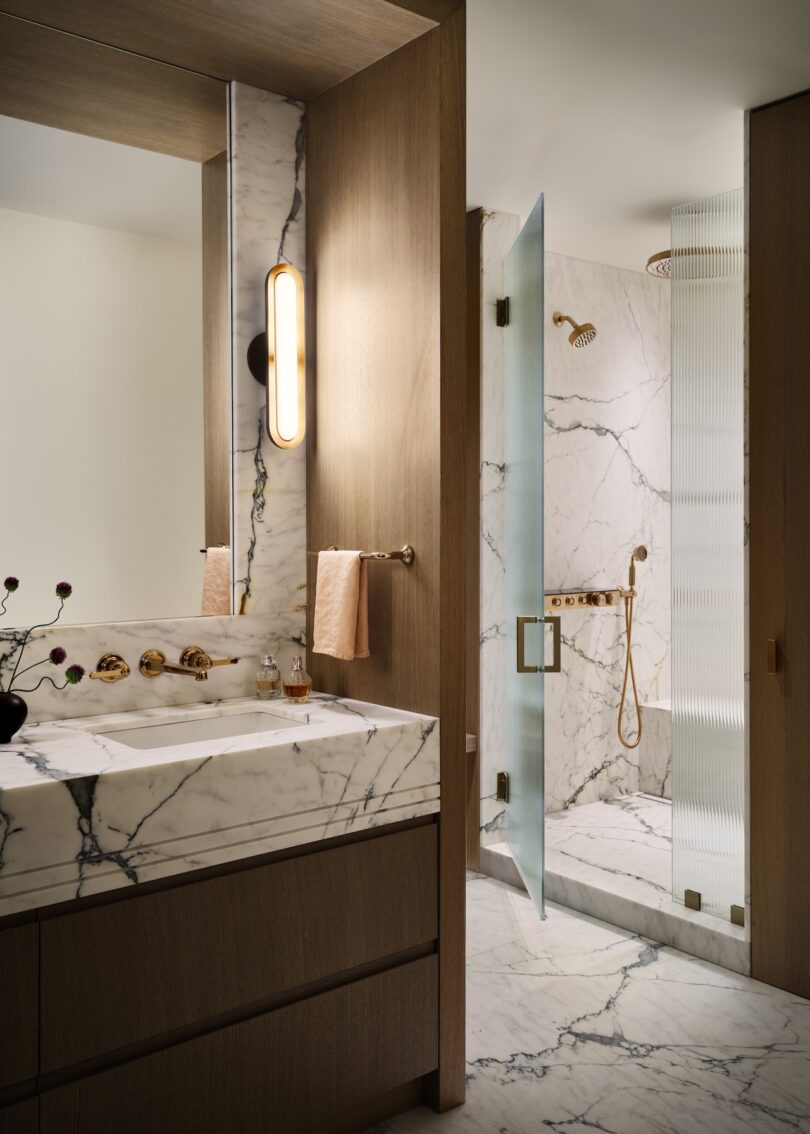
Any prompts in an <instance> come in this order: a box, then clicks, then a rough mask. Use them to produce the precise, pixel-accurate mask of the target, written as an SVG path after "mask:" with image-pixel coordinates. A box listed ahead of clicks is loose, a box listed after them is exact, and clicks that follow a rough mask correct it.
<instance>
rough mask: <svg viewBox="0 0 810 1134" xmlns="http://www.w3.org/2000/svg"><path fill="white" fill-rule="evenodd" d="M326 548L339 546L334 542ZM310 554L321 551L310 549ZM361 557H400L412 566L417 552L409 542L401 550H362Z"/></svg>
mask: <svg viewBox="0 0 810 1134" xmlns="http://www.w3.org/2000/svg"><path fill="white" fill-rule="evenodd" d="M326 550H327V551H337V548H336V547H335V545H334V544H332V546H331V547H327V549H326ZM309 554H310V555H318V554H319V553H318V552H317V551H310V552H309ZM360 558H361V559H398V560H399V561H400V563H404V564H405V566H406V567H410V566H411V564H412V563H413V561H414V559H416V552H415V551H414V549H413V548H412V547H411V545H410V544H409V543H406V544H405V546H404V547H402V548H400V550H399V551H361V552H360Z"/></svg>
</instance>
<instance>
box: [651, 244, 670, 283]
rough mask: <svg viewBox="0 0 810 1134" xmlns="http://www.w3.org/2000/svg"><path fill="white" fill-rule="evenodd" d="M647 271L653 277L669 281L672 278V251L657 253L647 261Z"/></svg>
mask: <svg viewBox="0 0 810 1134" xmlns="http://www.w3.org/2000/svg"><path fill="white" fill-rule="evenodd" d="M647 271H648V272H649V274H650V275H651V276H659V277H660V278H661V279H666V280H668V279H669V278H670V277H671V276H672V252H671V250H670V249H669V248H668V249H667V250H666V252H656V253H655V255H654V256H650V258H649V260H648V261H647Z"/></svg>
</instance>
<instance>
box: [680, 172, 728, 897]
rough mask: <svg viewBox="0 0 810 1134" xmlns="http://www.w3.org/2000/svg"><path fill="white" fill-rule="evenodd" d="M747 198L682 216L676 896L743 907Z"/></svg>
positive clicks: (724, 199)
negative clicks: (688, 895) (696, 896)
mask: <svg viewBox="0 0 810 1134" xmlns="http://www.w3.org/2000/svg"><path fill="white" fill-rule="evenodd" d="M743 240H744V215H743V191H742V190H741V189H740V190H737V191H735V192H732V193H723V194H721V195H720V196H718V197H711V198H709V199H708V200H705V201H696V202H694V203H692V204H689V205H683V206H681V207H679V208H676V209H673V212H672V421H673V433H672V488H673V499H672V586H673V607H672V713H673V722H672V723H673V775H672V804H673V807H672V826H673V889H674V895H675V898H676V900H678V901H683V900H684V893H685V891H686V890H692V891H695V892H696V893H698V894H700V896H701V908H702V909H703V910H704V911H706V912H709V913H713V914H716V915H717V916H719V917H723V918H726V919H728V918H729V917H730V908H731V906H732V905H737V906H743V905H744V902H745V826H744V823H745V706H744V690H745V672H744V671H745V621H744V598H745V595H744V514H743V457H744V452H743V450H744V433H743V426H744V418H743V413H744V406H743V398H744V374H743V345H744V339H743V335H744V330H743V315H744V267H743Z"/></svg>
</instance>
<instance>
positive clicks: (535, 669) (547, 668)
mask: <svg viewBox="0 0 810 1134" xmlns="http://www.w3.org/2000/svg"><path fill="white" fill-rule="evenodd" d="M530 622H531V623H534V622H545V623H547V624H548V625H550V626H551V628H552V631H553V634H554V658H553V661H552V663H551V665H543V666H540V665H526V657H525V654H526V624H527V623H530ZM561 634H562V632H561V630H560V618H559V615H556V614H549V615H547V616H546V617H545V618H537V617H535V616H534V615H533V614H519V615H518V617H517V671H518V673H559V672H560V668H561V660H562V659H561V654H562V648H561V643H562V637H561Z"/></svg>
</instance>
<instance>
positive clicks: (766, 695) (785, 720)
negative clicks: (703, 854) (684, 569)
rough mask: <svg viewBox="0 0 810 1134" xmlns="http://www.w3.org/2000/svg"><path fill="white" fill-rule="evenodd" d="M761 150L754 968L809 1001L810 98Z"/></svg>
mask: <svg viewBox="0 0 810 1134" xmlns="http://www.w3.org/2000/svg"><path fill="white" fill-rule="evenodd" d="M749 152H750V181H749V225H750V245H749V247H750V268H749V285H750V330H749V374H750V410H749V417H750V593H751V608H750V609H751V613H750V632H751V752H750V832H751V834H750V837H751V851H750V853H751V918H752V926H751V945H752V971H753V975H754V977H756V978H757V979H758V980H762V981H766V982H767V983H769V984H775V985H778V986H780V987H782V988H787V989H789V990H790V991H792V992H795V993H798V994H799V995H800V996H805V997H810V950H809V949H808V936H810V758H808V747H810V742H809V741H808V720H810V636H808V626H810V591H808V586H807V580H808V562H810V507H809V506H808V502H807V485H808V483H810V445H808V423H810V353H808V348H807V336H806V333H805V331H806V327H807V310H808V307H810V257H809V256H808V254H807V250H808V248H810V211H808V208H807V202H808V200H810V93H806V94H803V95H801V96H799V97H797V98H793V99H789V100H787V101H785V102H780V103H777V104H775V105H772V106H768V107H764V108H762V109H759V110H756V111H753V112H752V114H751V117H750V147H749ZM769 638H774V639H776V641H777V643H778V657H779V664H778V672H777V673H776V674H775V675H774V674H769V673H767V671H766V657H767V655H766V643H767V640H768V639H769Z"/></svg>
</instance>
